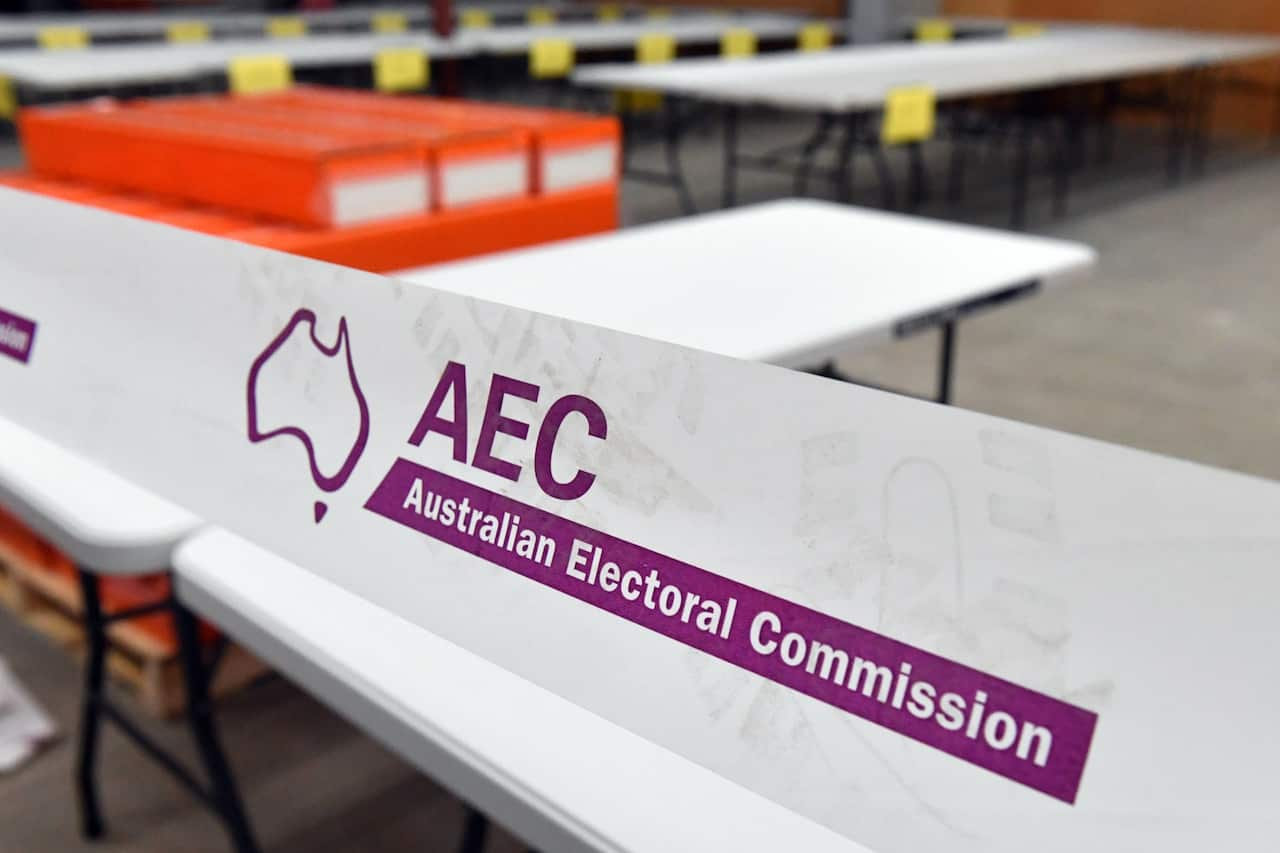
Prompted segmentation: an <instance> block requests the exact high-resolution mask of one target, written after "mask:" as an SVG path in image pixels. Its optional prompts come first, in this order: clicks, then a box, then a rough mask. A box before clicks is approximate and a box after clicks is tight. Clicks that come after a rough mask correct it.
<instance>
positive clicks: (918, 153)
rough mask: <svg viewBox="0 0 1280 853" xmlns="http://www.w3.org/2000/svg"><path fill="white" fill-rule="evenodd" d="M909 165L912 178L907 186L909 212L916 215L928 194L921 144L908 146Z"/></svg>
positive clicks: (914, 143) (915, 143)
mask: <svg viewBox="0 0 1280 853" xmlns="http://www.w3.org/2000/svg"><path fill="white" fill-rule="evenodd" d="M907 164H908V168H909V174H910V177H909V178H908V179H907V180H908V185H907V211H908V212H910V213H914V212H916V211H917V210H919V209H920V205H921V203H923V202H924V199H925V196H926V194H927V193H928V188H927V187H926V176H925V170H924V147H923V146H922V145H921V144H920V143H919V142H912V143H911V144H909V145H908V146H907Z"/></svg>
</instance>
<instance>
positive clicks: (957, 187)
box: [947, 111, 969, 208]
mask: <svg viewBox="0 0 1280 853" xmlns="http://www.w3.org/2000/svg"><path fill="white" fill-rule="evenodd" d="M968 144H969V139H968V127H967V126H966V123H965V119H964V113H963V112H962V111H957V112H956V114H955V117H954V119H953V120H952V122H951V158H950V161H949V162H948V164H947V204H948V205H950V206H951V207H953V208H954V207H958V206H959V205H960V203H961V202H962V201H964V167H965V155H966V154H967V153H968V150H967V149H968Z"/></svg>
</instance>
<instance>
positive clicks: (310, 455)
mask: <svg viewBox="0 0 1280 853" xmlns="http://www.w3.org/2000/svg"><path fill="white" fill-rule="evenodd" d="M316 319H317V318H316V314H315V312H314V311H312V310H311V309H309V308H299V309H298V310H297V311H295V312H294V314H293V316H292V317H291V318H290V319H289V322H288V323H286V324H285V327H284V328H283V329H282V330H281V331H280V332H279V333H278V334H277V335H276V336H275V337H274V338H272V340H271V341H270V343H268V344H267V346H266V348H265V349H263V350H262V352H261V353H259V354H258V356H257V358H255V359H254V360H253V363H252V364H251V365H250V367H249V377H248V381H247V383H246V397H247V399H246V403H247V411H248V437H249V441H250V442H252V443H254V444H257V443H259V442H263V441H267V440H269V439H273V438H277V437H279V436H292V437H294V438H296V439H297V440H298V441H299V442H300V443H301V444H302V447H303V449H305V450H306V453H307V463H308V465H309V467H310V471H311V479H312V480H313V481H314V482H315V484H316V486H317V487H318V488H319V489H320V490H321V491H324V492H336V491H337V490H338V489H340V488H342V487H343V485H345V484H346V482H347V480H348V479H349V478H350V477H351V474H352V472H354V471H355V468H356V464H357V463H358V462H359V461H360V456H361V455H362V454H363V453H364V449H365V445H366V444H367V443H368V441H369V403H368V401H367V400H366V399H365V396H364V391H363V390H361V388H360V380H359V379H358V378H357V376H356V368H355V362H354V360H353V359H352V355H351V335H350V330H349V328H348V326H347V318H346V317H340V318H339V319H338V334H337V337H336V338H335V340H334V342H333V344H332V345H326V344H325V343H324V342H323V341H322V340H320V337H319V335H318V334H317V332H316ZM304 326H305V327H306V331H307V333H308V337H309V340H310V344H311V346H312V347H313V348H314V349H315V351H316V352H318V353H319V354H320V355H321V356H323V357H324V358H327V359H331V358H338V357H340V356H341V357H342V358H343V360H344V361H345V366H346V379H347V381H348V383H349V384H350V390H351V394H352V397H353V398H354V400H355V403H356V408H357V415H358V426H357V428H356V435H355V437H354V440H353V441H352V444H351V448H350V449H349V450H348V451H347V453H346V455H345V457H343V461H342V463H341V465H340V466H339V467H338V470H337V471H336V472H334V473H332V474H326V473H325V472H324V471H323V470H321V464H320V459H319V451H318V448H317V440H316V439H315V438H313V436H312V435H311V432H310V431H309V430H308V429H307V427H306V426H305V425H302V424H297V423H285V424H283V425H281V426H275V427H271V428H265V429H264V428H263V427H262V425H261V424H260V421H259V410H260V406H259V380H260V377H261V375H262V371H263V368H265V367H266V366H267V365H268V364H269V363H270V362H271V360H272V358H273V357H275V356H276V355H277V354H278V353H279V352H280V351H281V349H282V348H283V347H284V346H285V344H286V343H288V342H289V341H290V339H291V338H292V337H293V335H294V334H295V332H297V331H298V330H299V329H300V328H302V327H304ZM328 509H329V507H328V504H327V503H325V502H324V501H323V500H317V501H316V502H315V504H314V518H315V523H316V524H319V523H320V522H321V521H322V520H323V519H324V516H325V513H326V512H328Z"/></svg>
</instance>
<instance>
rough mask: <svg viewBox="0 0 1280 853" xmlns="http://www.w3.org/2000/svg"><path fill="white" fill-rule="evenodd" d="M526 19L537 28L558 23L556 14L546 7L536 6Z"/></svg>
mask: <svg viewBox="0 0 1280 853" xmlns="http://www.w3.org/2000/svg"><path fill="white" fill-rule="evenodd" d="M525 18H526V19H527V20H528V21H529V23H530V24H532V25H533V26H535V27H541V26H546V25H547V24H554V23H555V22H556V13H555V12H554V11H552V10H551V9H548V8H547V7H546V6H534V7H533V8H532V9H530V10H529V12H528V14H527V15H526V16H525Z"/></svg>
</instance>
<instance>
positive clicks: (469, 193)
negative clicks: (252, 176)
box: [146, 96, 532, 210]
mask: <svg viewBox="0 0 1280 853" xmlns="http://www.w3.org/2000/svg"><path fill="white" fill-rule="evenodd" d="M146 105H147V109H148V110H159V111H164V112H168V113H172V114H180V115H189V116H195V117H197V118H199V119H201V120H204V119H208V118H216V119H219V120H223V121H236V122H246V123H249V124H255V125H262V126H266V127H272V128H279V129H284V130H294V131H302V132H305V133H310V132H313V131H315V132H324V133H332V134H335V135H343V136H346V137H348V138H350V139H352V140H353V141H373V140H377V141H384V142H388V143H409V144H412V145H415V146H417V148H418V149H419V151H420V152H421V154H422V156H423V159H424V162H425V163H426V164H427V168H428V169H429V172H430V188H431V189H430V197H431V199H432V205H431V206H432V207H433V208H435V209H444V210H447V209H452V208H455V207H462V206H464V205H468V204H477V203H482V202H488V201H498V200H502V199H512V198H519V197H521V196H525V195H528V194H529V193H530V192H531V190H532V175H531V174H530V157H529V151H530V140H529V134H528V133H527V132H525V131H523V130H513V129H510V128H505V127H496V126H495V127H491V128H462V129H458V128H454V127H447V126H444V125H441V124H440V123H439V122H427V121H422V120H418V119H405V118H396V117H392V116H378V115H365V114H361V113H356V112H351V111H344V110H332V109H329V108H327V107H320V106H315V105H310V104H302V103H292V102H289V101H277V100H275V99H274V98H271V97H265V96H256V97H234V96H231V97H223V96H217V97H213V96H205V97H199V98H170V99H164V100H157V101H149V102H146Z"/></svg>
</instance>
